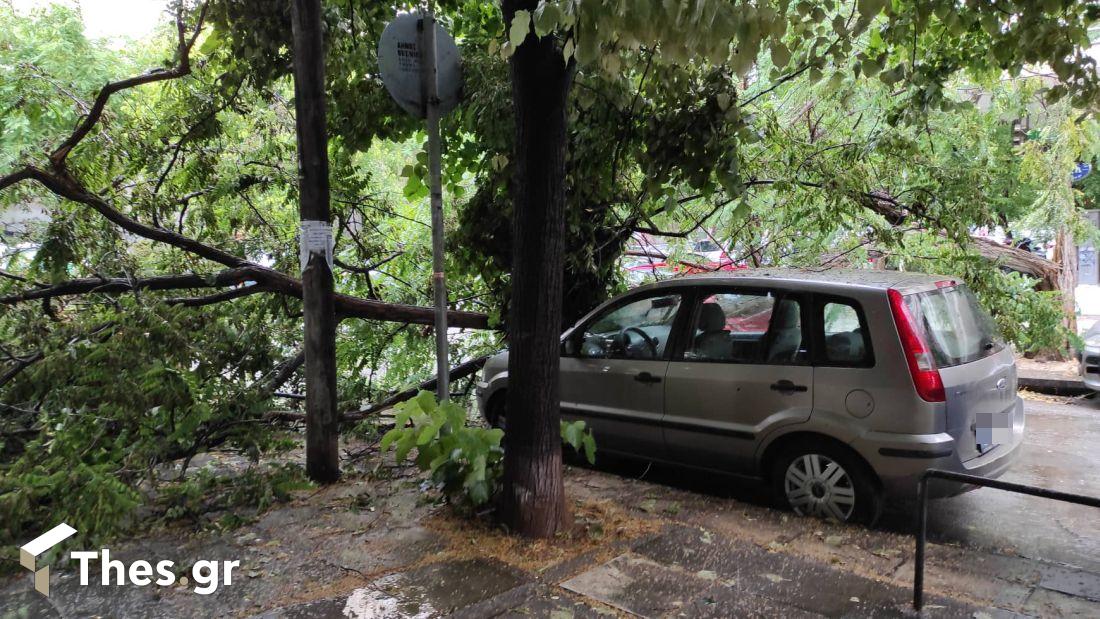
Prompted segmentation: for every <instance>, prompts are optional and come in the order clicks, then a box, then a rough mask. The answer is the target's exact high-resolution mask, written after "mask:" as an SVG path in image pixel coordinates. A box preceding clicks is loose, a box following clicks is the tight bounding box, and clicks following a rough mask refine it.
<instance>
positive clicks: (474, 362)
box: [343, 355, 489, 421]
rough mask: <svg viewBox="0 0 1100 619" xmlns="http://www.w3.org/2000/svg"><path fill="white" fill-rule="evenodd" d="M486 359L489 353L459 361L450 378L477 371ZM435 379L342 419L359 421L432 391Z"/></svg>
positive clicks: (461, 376)
mask: <svg viewBox="0 0 1100 619" xmlns="http://www.w3.org/2000/svg"><path fill="white" fill-rule="evenodd" d="M488 360H489V355H484V356H481V357H477V358H475V359H470V360H469V361H466V362H463V363H460V364H459V365H456V366H455V367H453V368H451V371H450V377H451V380H458V379H460V378H465V377H467V376H469V375H470V374H473V373H474V372H477V371H478V370H480V369H481V366H483V365H485V362H486V361H488ZM437 379H438V377H435V376H433V377H432V378H430V379H428V380H426V381H424V382H422V383H420V384H419V385H417V386H415V387H410V388H409V389H405V390H403V391H398V392H397V393H394V394H391V395H390V396H388V397H387V398H385V399H384V400H382V401H380V402H377V403H375V404H371V405H370V406H368V407H367V408H364V409H362V410H358V411H353V412H348V413H344V415H343V420H344V421H360V420H362V419H365V418H367V417H370V416H371V415H373V414H375V413H378V412H381V411H384V410H386V409H387V408H391V407H393V406H394V405H396V404H400V403H401V402H404V401H405V400H411V399H412V398H413V397H415V396H416V394H418V393H420V392H421V391H432V390H433V389H435V387H436V382H437Z"/></svg>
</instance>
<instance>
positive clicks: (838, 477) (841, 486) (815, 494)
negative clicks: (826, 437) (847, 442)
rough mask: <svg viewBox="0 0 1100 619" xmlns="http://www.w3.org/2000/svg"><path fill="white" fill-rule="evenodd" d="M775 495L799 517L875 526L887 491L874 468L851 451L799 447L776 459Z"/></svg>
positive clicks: (835, 446)
mask: <svg viewBox="0 0 1100 619" xmlns="http://www.w3.org/2000/svg"><path fill="white" fill-rule="evenodd" d="M770 480H771V488H772V496H773V497H774V498H775V501H776V503H777V504H778V505H780V506H782V507H784V508H786V509H789V510H791V511H793V512H795V513H797V514H799V515H803V516H816V517H820V518H826V519H832V520H838V521H840V522H854V523H860V524H865V525H868V526H870V525H873V524H874V523H875V521H877V520H878V517H879V515H880V514H881V513H882V491H881V490H880V489H879V485H878V480H877V479H875V476H874V474H873V473H872V472H871V470H870V468H869V467H868V466H867V464H865V463H864V462H863V461H862V460H861V459H860V458H859V457H858V456H856V455H855V454H854V453H853V452H852V451H851V450H849V449H847V448H846V447H842V446H841V445H839V444H836V443H830V442H824V441H823V442H816V441H815V442H813V443H810V442H799V443H795V444H792V445H790V446H788V447H785V448H783V449H782V450H781V451H780V452H779V454H778V455H777V456H776V457H775V458H773V459H772V463H771V470H770Z"/></svg>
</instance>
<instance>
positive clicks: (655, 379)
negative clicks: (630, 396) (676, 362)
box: [634, 372, 661, 383]
mask: <svg viewBox="0 0 1100 619" xmlns="http://www.w3.org/2000/svg"><path fill="white" fill-rule="evenodd" d="M634 380H636V381H638V382H640V383H659V382H661V377H660V376H654V375H652V374H650V373H649V372H642V373H641V374H635V375H634Z"/></svg>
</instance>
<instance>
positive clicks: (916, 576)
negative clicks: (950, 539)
mask: <svg viewBox="0 0 1100 619" xmlns="http://www.w3.org/2000/svg"><path fill="white" fill-rule="evenodd" d="M933 477H935V478H937V479H947V480H950V481H961V482H963V483H967V484H972V485H975V486H983V487H986V488H996V489H997V490H1006V491H1008V492H1016V493H1019V494H1028V495H1031V496H1037V497H1042V498H1044V499H1054V500H1055V501H1063V502H1066V503H1074V504H1077V505H1086V506H1088V507H1100V498H1097V497H1091V496H1084V495H1081V494H1072V493H1069V492H1060V491H1058V490H1048V489H1047V488H1037V487H1035V486H1026V485H1024V484H1014V483H1012V482H1007V481H1000V480H997V479H989V478H988V477H979V476H977V475H967V474H966V473H955V472H953V471H942V470H940V469H928V470H927V471H925V472H924V473H923V474H921V476H920V481H919V482H917V494H918V495H919V501H920V511H919V512H918V523H917V557H916V565H915V566H914V568H913V608H915V609H917V610H918V611H919V610H920V609H921V606H922V605H923V604H924V544H925V538H926V537H927V533H928V480H929V479H930V478H933Z"/></svg>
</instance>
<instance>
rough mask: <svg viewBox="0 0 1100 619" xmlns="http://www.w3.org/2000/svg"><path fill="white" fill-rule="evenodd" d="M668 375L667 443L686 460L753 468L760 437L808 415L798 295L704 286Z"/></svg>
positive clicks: (807, 368)
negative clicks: (770, 429) (779, 425)
mask: <svg viewBox="0 0 1100 619" xmlns="http://www.w3.org/2000/svg"><path fill="white" fill-rule="evenodd" d="M693 305H694V307H693V308H692V310H691V313H690V325H689V326H688V328H687V330H686V333H685V337H684V338H683V340H684V341H683V343H682V344H681V345H680V346H679V347H678V348H680V350H678V351H676V353H675V356H674V357H673V360H672V361H671V362H670V363H669V367H668V370H667V372H666V374H665V383H666V386H665V417H664V419H663V425H664V435H665V445H666V450H667V452H668V454H669V456H670V457H671V458H672V459H674V460H676V461H679V462H683V463H684V464H689V465H692V466H701V467H705V468H710V469H716V470H724V471H731V472H744V473H751V472H752V471H751V467H752V463H753V456H754V453H755V450H756V445H757V439H758V437H759V436H760V434H761V432H762V431H764V430H765V429H767V428H770V427H774V426H775V425H777V424H785V423H796V422H801V421H805V420H807V419H809V417H810V412H811V409H812V407H813V367H812V366H811V365H810V355H809V347H810V339H809V338H808V337H807V330H806V329H805V327H804V325H805V324H806V322H807V321H806V320H805V318H806V316H807V314H806V312H807V308H806V303H805V299H804V298H803V297H802V296H801V295H798V294H790V293H783V292H780V291H774V290H765V289H740V288H735V287H730V288H719V289H709V290H705V291H701V292H700V293H699V294H698V295H697V296H696V300H695V301H694V303H693Z"/></svg>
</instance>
